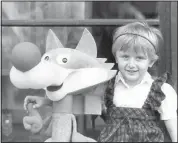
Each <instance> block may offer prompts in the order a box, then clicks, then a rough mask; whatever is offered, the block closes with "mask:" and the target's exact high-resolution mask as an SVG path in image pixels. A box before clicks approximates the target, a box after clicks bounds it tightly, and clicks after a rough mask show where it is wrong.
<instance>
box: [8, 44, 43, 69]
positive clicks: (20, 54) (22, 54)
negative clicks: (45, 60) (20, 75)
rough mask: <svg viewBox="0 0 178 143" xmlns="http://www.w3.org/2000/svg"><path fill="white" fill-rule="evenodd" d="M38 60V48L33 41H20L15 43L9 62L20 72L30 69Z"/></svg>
mask: <svg viewBox="0 0 178 143" xmlns="http://www.w3.org/2000/svg"><path fill="white" fill-rule="evenodd" d="M40 60H41V53H40V50H39V48H38V47H37V46H36V45H35V44H33V43H30V42H22V43H19V44H17V45H16V46H15V47H14V48H13V50H12V57H11V62H12V64H13V66H14V67H15V68H16V69H18V70H20V71H22V72H25V71H28V70H30V69H32V68H33V67H35V66H36V65H37V64H38V63H39V62H40Z"/></svg>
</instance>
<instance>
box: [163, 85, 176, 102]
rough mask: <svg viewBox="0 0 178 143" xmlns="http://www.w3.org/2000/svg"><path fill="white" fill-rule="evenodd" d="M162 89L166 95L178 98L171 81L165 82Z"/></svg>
mask: <svg viewBox="0 0 178 143" xmlns="http://www.w3.org/2000/svg"><path fill="white" fill-rule="evenodd" d="M161 90H162V92H163V93H164V94H165V97H167V98H174V99H176V98H177V93H176V91H175V89H174V88H173V87H172V85H170V84H169V83H164V84H163V85H162V86H161Z"/></svg>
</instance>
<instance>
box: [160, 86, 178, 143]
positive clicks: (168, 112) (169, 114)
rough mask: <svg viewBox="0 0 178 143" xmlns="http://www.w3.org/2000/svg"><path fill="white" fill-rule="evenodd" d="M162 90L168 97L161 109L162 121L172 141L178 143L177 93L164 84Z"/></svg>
mask: <svg viewBox="0 0 178 143" xmlns="http://www.w3.org/2000/svg"><path fill="white" fill-rule="evenodd" d="M161 90H162V91H163V93H164V94H165V96H166V97H165V99H164V100H163V101H162V103H161V107H160V108H159V111H160V113H161V119H162V120H164V122H165V125H166V128H167V130H168V132H169V135H170V137H171V140H172V141H173V142H177V93H176V91H175V90H174V89H173V87H172V86H171V85H170V84H167V83H164V84H163V86H162V87H161Z"/></svg>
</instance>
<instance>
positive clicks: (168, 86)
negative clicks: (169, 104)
mask: <svg viewBox="0 0 178 143" xmlns="http://www.w3.org/2000/svg"><path fill="white" fill-rule="evenodd" d="M154 82H155V84H158V85H159V87H160V89H161V91H162V92H163V93H164V95H165V97H168V98H169V97H172V98H175V97H177V93H176V91H175V89H174V87H173V82H172V77H171V74H170V73H168V72H166V73H164V74H162V75H161V76H160V77H158V78H156V79H155V80H154Z"/></svg>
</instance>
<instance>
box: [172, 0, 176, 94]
mask: <svg viewBox="0 0 178 143" xmlns="http://www.w3.org/2000/svg"><path fill="white" fill-rule="evenodd" d="M171 50H172V52H171V56H172V77H173V83H174V89H175V90H176V91H177V2H171Z"/></svg>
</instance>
